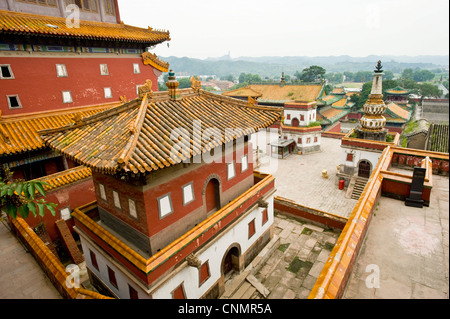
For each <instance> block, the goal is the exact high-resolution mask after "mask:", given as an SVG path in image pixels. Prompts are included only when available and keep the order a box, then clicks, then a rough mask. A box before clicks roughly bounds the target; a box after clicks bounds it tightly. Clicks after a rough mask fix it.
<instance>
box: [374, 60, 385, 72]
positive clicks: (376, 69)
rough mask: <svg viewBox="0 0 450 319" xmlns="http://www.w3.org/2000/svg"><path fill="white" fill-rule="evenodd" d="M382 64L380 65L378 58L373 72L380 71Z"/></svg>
mask: <svg viewBox="0 0 450 319" xmlns="http://www.w3.org/2000/svg"><path fill="white" fill-rule="evenodd" d="M382 67H383V66H382V65H381V60H378V63H377V65H376V66H375V73H382V72H383V70H382V69H381V68H382Z"/></svg>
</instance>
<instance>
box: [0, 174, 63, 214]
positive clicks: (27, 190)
mask: <svg viewBox="0 0 450 319" xmlns="http://www.w3.org/2000/svg"><path fill="white" fill-rule="evenodd" d="M9 179H10V176H8V173H7V172H5V170H2V176H1V178H0V210H2V211H5V212H6V214H7V215H9V216H11V217H12V218H14V219H16V218H17V216H21V217H23V218H27V217H28V216H29V214H30V212H31V213H32V214H33V216H34V217H36V216H37V214H39V216H41V217H42V216H44V214H45V209H47V210H49V211H50V213H51V214H52V215H53V216H55V208H56V204H53V203H47V202H46V201H45V199H44V198H40V199H36V195H38V194H40V195H41V196H45V190H44V186H45V185H48V183H45V182H39V181H28V182H24V181H8V180H9ZM38 196H39V195H38Z"/></svg>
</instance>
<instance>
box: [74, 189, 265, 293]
mask: <svg viewBox="0 0 450 319" xmlns="http://www.w3.org/2000/svg"><path fill="white" fill-rule="evenodd" d="M273 197H274V195H271V196H269V197H268V198H267V199H266V201H267V203H268V204H269V205H268V207H267V210H268V221H267V222H266V223H265V224H264V225H262V211H263V210H264V209H263V208H259V207H256V208H255V209H254V210H252V211H251V212H249V213H247V214H246V215H245V217H243V218H242V219H241V220H240V221H239V223H238V224H236V225H234V226H233V227H232V228H230V229H229V230H227V231H226V232H225V233H223V234H222V233H221V234H220V236H219V237H218V238H217V239H216V240H215V241H214V242H213V243H210V244H207V245H206V247H205V248H203V249H201V250H200V251H199V252H198V253H196V256H197V257H198V258H199V259H200V260H201V262H202V264H203V263H204V262H205V261H207V260H208V261H209V271H210V277H209V278H208V279H207V280H206V281H205V282H204V283H203V284H202V285H201V286H200V287H199V275H200V274H199V270H198V269H197V268H194V267H190V266H187V264H184V266H181V267H182V269H181V270H179V271H178V269H177V272H175V273H174V275H173V276H172V277H170V278H169V279H167V280H166V281H165V282H164V283H162V284H161V285H160V286H159V287H157V288H156V290H155V291H154V292H153V298H154V299H171V298H172V291H174V290H175V289H176V288H177V287H178V286H180V285H181V283H183V285H184V291H185V294H186V298H191V299H198V298H200V297H201V296H202V295H203V294H204V293H205V292H206V291H208V289H210V288H211V287H212V285H214V284H215V283H216V282H217V280H219V278H220V277H221V267H222V260H223V258H224V255H225V253H226V252H227V250H228V248H229V247H230V246H231V245H232V244H234V243H238V244H239V245H240V247H241V254H244V253H245V252H246V251H247V250H248V249H249V248H250V247H251V245H253V244H254V243H255V242H256V241H257V240H258V238H260V236H261V235H262V234H263V233H264V232H266V231H267V230H268V229H269V227H270V226H271V225H272V224H273V218H274V217H273ZM253 219H255V234H254V235H253V236H252V237H251V238H250V239H249V238H248V223H250V221H251V220H253ZM80 237H81V244H82V247H83V252H84V256H85V260H86V266H87V267H88V268H89V269H90V270H91V271H92V272H93V273H94V274H95V275H96V276H97V277H98V278H100V279H101V280H102V281H103V283H104V284H105V285H106V286H108V287H109V288H110V289H111V291H113V292H114V293H115V294H116V295H117V297H119V298H121V299H122V298H123V299H129V298H130V296H129V288H128V285H130V286H132V287H133V288H134V289H135V290H136V291H137V292H138V296H139V298H140V299H144V298H149V297H148V294H147V292H145V290H144V289H143V288H142V287H141V286H140V285H139V284H136V282H135V280H136V279H134V278H133V275H131V274H128V271H127V270H125V269H124V268H123V267H122V266H120V265H118V264H117V263H116V262H115V261H114V260H113V259H112V258H111V257H109V256H108V255H105V253H104V252H100V251H99V250H98V248H97V246H96V245H93V244H91V243H90V242H89V241H88V240H86V239H85V238H84V236H80ZM89 249H90V250H92V252H94V253H95V255H96V257H97V264H98V266H99V271H97V269H96V268H94V267H93V266H92V262H91V258H90V254H89ZM107 266H109V268H111V269H112V270H113V271H114V272H115V275H116V281H117V285H118V288H115V287H114V286H112V285H111V284H110V283H109V278H108V269H107ZM127 274H128V275H127ZM132 278H133V279H132Z"/></svg>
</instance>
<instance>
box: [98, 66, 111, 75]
mask: <svg viewBox="0 0 450 319" xmlns="http://www.w3.org/2000/svg"><path fill="white" fill-rule="evenodd" d="M102 66H105V67H106V69H105V70H104V69H103V67H102ZM100 75H102V76H106V75H109V68H108V64H107V63H100Z"/></svg>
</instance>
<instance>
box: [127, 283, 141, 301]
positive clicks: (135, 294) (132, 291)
mask: <svg viewBox="0 0 450 319" xmlns="http://www.w3.org/2000/svg"><path fill="white" fill-rule="evenodd" d="M128 291H129V292H130V299H139V296H138V292H137V291H136V289H134V288H133V287H131V286H130V285H128Z"/></svg>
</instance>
